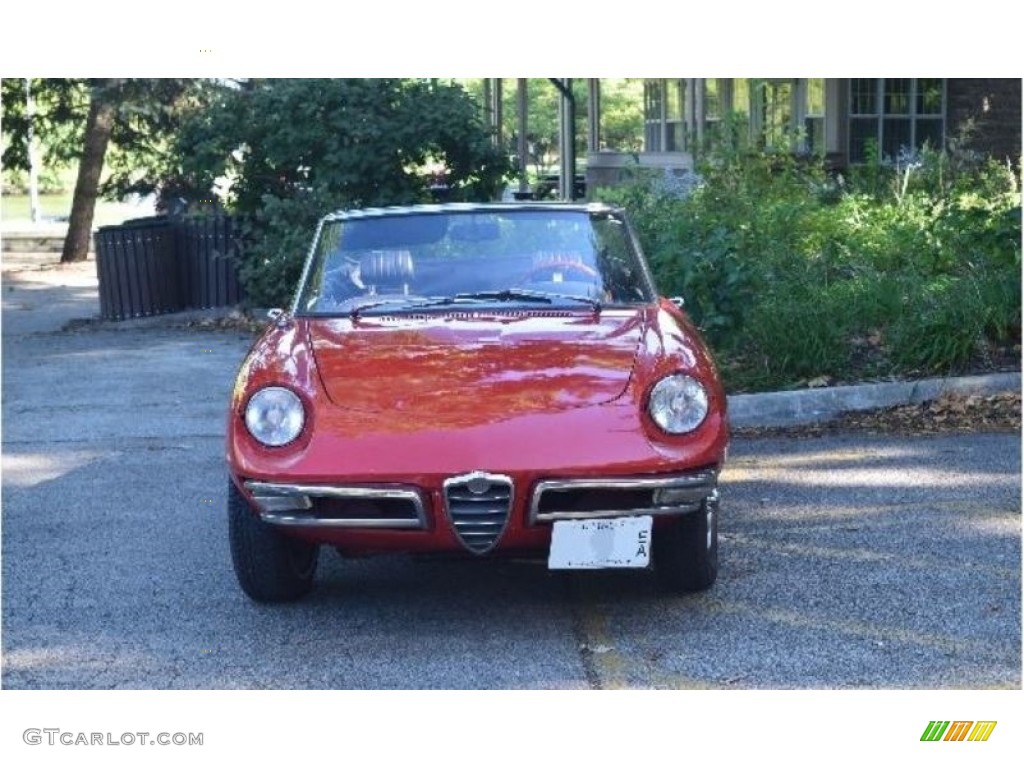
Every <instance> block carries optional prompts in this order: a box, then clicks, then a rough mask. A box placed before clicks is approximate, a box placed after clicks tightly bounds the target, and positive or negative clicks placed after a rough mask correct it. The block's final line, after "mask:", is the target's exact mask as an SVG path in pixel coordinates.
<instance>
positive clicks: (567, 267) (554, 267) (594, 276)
mask: <svg viewBox="0 0 1024 768" xmlns="http://www.w3.org/2000/svg"><path fill="white" fill-rule="evenodd" d="M556 272H570V273H573V274H576V275H579V276H580V277H579V278H578V279H580V280H582V281H583V282H591V281H593V280H597V281H600V278H601V275H600V273H599V272H598V271H597V270H596V269H594V268H593V267H591V266H589V265H588V264H584V263H583V262H582V261H552V262H548V263H545V264H541V265H540V266H538V267H534V268H533V269H531V270H530V271H529V272H527V273H526V274H525V275H523V282H524V283H535V282H541V280H540V279H539V278H540V277H542V276H543V275H548V274H550V275H552V276H553V275H554V273H556ZM547 282H550V281H547Z"/></svg>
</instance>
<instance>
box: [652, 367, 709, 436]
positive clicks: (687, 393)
mask: <svg viewBox="0 0 1024 768" xmlns="http://www.w3.org/2000/svg"><path fill="white" fill-rule="evenodd" d="M647 410H648V412H649V413H650V414H651V418H652V419H654V423H655V424H657V425H658V426H659V427H661V428H662V429H663V430H665V431H666V432H668V433H670V434H673V435H682V434H684V433H686V432H692V431H693V430H695V429H696V428H697V427H699V426H700V424H701V422H702V421H704V417H705V416H707V415H708V393H707V390H706V389H704V387H703V385H702V384H701V383H700V382H699V381H697V380H696V379H695V378H693V377H692V376H686V375H684V374H681V373H676V374H673V375H671V376H666V377H665V378H664V379H662V380H661V381H659V382H658V383H657V384H655V385H654V388H653V389H652V390H651V400H650V402H649V403H648V405H647Z"/></svg>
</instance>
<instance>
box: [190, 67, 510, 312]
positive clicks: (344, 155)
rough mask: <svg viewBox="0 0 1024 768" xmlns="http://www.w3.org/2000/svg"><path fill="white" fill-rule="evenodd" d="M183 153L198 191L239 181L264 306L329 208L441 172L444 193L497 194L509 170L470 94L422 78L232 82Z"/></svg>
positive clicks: (283, 295) (252, 288)
mask: <svg viewBox="0 0 1024 768" xmlns="http://www.w3.org/2000/svg"><path fill="white" fill-rule="evenodd" d="M176 155H177V157H178V162H179V165H180V169H181V172H180V178H179V180H178V181H179V184H180V186H181V188H182V189H184V190H189V193H190V194H193V195H194V194H202V195H207V196H208V195H209V194H210V190H211V189H213V188H214V186H215V185H216V184H217V183H218V179H226V180H227V181H228V182H229V184H230V187H229V191H228V194H227V201H228V205H229V207H230V208H231V209H232V210H233V211H234V212H235V213H237V214H240V215H241V216H242V217H243V218H244V219H245V222H246V223H245V231H246V233H247V246H246V248H245V254H246V257H245V258H246V263H245V264H244V265H243V268H242V272H241V277H242V279H243V281H244V283H245V286H246V289H247V291H248V293H249V296H250V298H251V300H252V301H253V302H254V303H256V304H258V305H264V306H271V305H282V304H284V303H287V301H288V299H289V298H290V296H291V294H292V293H293V292H294V290H295V287H296V282H297V278H298V276H299V273H300V271H301V267H302V263H303V260H304V258H305V256H306V253H307V250H308V248H309V244H310V239H311V237H312V234H313V231H314V226H315V224H316V221H317V220H318V219H319V218H320V217H321V216H322V215H324V214H325V213H327V212H329V211H331V210H336V209H339V208H347V207H364V206H378V205H399V204H406V203H413V202H423V201H429V200H430V199H431V193H430V184H431V182H432V180H436V178H437V174H438V173H441V172H443V177H444V181H445V184H446V186H447V190H448V191H447V197H446V199H449V200H483V199H490V198H492V197H493V196H494V195H495V194H496V192H497V190H498V188H499V187H500V184H501V182H502V181H503V179H504V178H505V177H506V176H507V175H508V173H509V170H510V169H509V167H508V163H507V161H506V159H505V158H504V156H503V155H502V153H501V152H499V151H498V150H497V149H496V148H495V147H494V146H493V145H492V142H491V139H490V136H489V135H488V133H487V131H486V129H485V128H484V126H483V124H482V122H481V120H480V115H479V110H478V107H477V105H476V104H475V103H474V102H473V101H472V99H470V98H469V96H468V95H467V93H466V92H465V91H464V90H463V89H462V88H461V87H459V86H457V85H451V84H443V83H437V82H427V81H421V80H398V79H373V80H369V79H367V80H311V79H303V80H257V81H245V82H242V83H239V84H238V85H237V86H223V87H220V88H218V89H216V90H215V91H214V92H212V93H209V94H207V100H206V103H205V107H204V109H202V110H198V111H196V112H195V114H194V116H193V118H192V119H190V120H189V121H187V122H186V124H185V125H184V126H183V129H182V131H181V134H180V137H179V140H178V142H177V145H176ZM431 172H433V178H432V175H431Z"/></svg>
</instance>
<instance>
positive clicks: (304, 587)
mask: <svg viewBox="0 0 1024 768" xmlns="http://www.w3.org/2000/svg"><path fill="white" fill-rule="evenodd" d="M228 534H229V538H230V540H231V562H232V563H233V564H234V566H235V576H236V577H237V578H238V583H239V585H241V587H242V590H243V591H244V592H245V594H247V595H248V596H249V597H251V598H252V599H253V600H256V601H257V602H260V603H280V602H286V601H289V600H298V599H299V598H300V597H303V596H304V595H306V594H308V593H309V591H310V590H311V589H312V588H313V576H314V574H315V573H316V564H317V559H318V556H319V552H320V546H319V545H318V544H310V543H308V542H305V541H299V540H298V539H293V538H291V537H289V536H285V535H284V534H282V533H281V532H279V531H278V530H277V529H275V528H274V526H272V525H270V524H269V523H265V522H263V521H262V520H260V519H259V517H257V516H256V514H255V513H254V512H253V510H252V509H251V508H250V507H249V503H248V502H247V501H246V500H245V497H244V496H242V494H241V493H240V492H239V490H238V489H237V488H236V487H235V484H234V483H233V482H231V481H230V480H229V481H228Z"/></svg>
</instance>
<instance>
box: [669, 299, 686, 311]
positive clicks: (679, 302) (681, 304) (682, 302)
mask: <svg viewBox="0 0 1024 768" xmlns="http://www.w3.org/2000/svg"><path fill="white" fill-rule="evenodd" d="M669 301H671V302H672V303H673V304H675V305H676V306H677V307H679V308H680V309H682V308H683V307H685V306H686V301H685V300H684V299H683V297H682V296H673V297H672V298H670V299H669Z"/></svg>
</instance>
